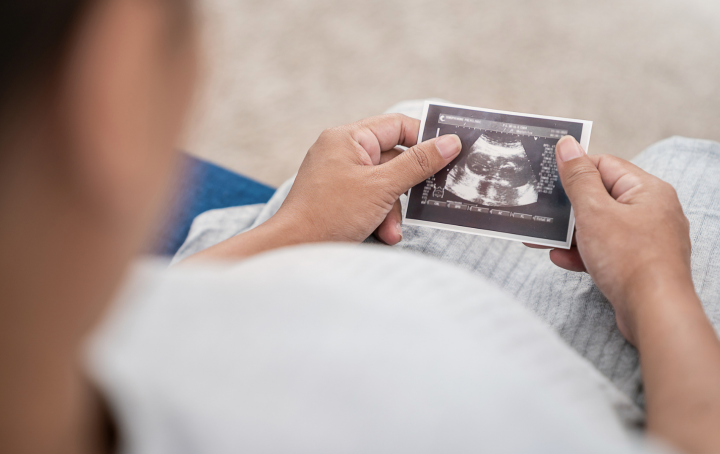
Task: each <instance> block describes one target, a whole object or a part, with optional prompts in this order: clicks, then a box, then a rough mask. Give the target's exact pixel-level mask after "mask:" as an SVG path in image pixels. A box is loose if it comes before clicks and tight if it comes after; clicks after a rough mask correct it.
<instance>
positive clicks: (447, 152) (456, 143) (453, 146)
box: [435, 134, 462, 159]
mask: <svg viewBox="0 0 720 454" xmlns="http://www.w3.org/2000/svg"><path fill="white" fill-rule="evenodd" d="M435 146H436V147H437V149H438V151H439V152H440V155H441V156H442V157H443V158H445V159H450V158H452V157H453V156H455V155H456V154H458V153H460V149H461V148H462V142H460V137H458V136H456V135H455V134H448V135H446V136H442V137H440V138H439V139H438V140H436V141H435Z"/></svg>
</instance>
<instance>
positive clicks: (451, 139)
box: [376, 134, 462, 197]
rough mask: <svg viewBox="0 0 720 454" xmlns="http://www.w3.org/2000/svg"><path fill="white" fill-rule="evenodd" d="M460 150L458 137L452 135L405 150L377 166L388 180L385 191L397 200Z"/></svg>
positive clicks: (454, 156)
mask: <svg viewBox="0 0 720 454" xmlns="http://www.w3.org/2000/svg"><path fill="white" fill-rule="evenodd" d="M460 150H462V142H460V137H458V136H456V135H455V134H449V135H446V136H441V137H438V138H436V139H431V140H428V141H425V142H423V143H419V144H417V145H415V146H414V147H412V148H408V149H407V150H405V151H404V152H402V153H401V154H400V155H399V156H398V157H396V158H395V159H391V160H390V161H388V162H386V163H385V164H382V165H380V166H377V167H376V169H378V170H379V171H380V172H382V173H383V175H384V176H385V177H387V179H388V180H389V184H388V187H389V188H391V189H392V190H393V192H394V193H395V195H396V196H397V197H399V196H400V194H403V193H404V192H406V191H407V190H408V189H410V188H412V187H413V186H415V185H417V184H419V183H422V182H423V181H424V180H427V179H428V178H430V177H431V176H432V175H435V174H436V173H437V172H438V171H440V170H441V169H442V168H443V167H445V166H446V165H448V164H449V163H450V161H452V160H453V159H455V158H456V157H457V155H458V154H460Z"/></svg>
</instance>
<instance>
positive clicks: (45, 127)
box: [0, 0, 720, 453]
mask: <svg viewBox="0 0 720 454" xmlns="http://www.w3.org/2000/svg"><path fill="white" fill-rule="evenodd" d="M171 9H172V8H169V7H168V5H167V4H166V3H165V2H162V1H160V0H105V1H102V2H98V3H97V5H96V6H94V7H93V8H92V9H91V10H90V11H88V13H87V14H86V16H85V17H84V18H83V21H82V23H81V26H80V27H79V28H78V29H77V30H76V34H75V36H74V37H73V40H72V42H71V43H70V46H69V52H68V54H67V56H66V58H65V61H64V63H63V65H62V66H61V67H60V68H59V72H58V75H57V77H54V78H53V79H52V83H48V84H46V85H44V86H42V87H37V89H36V90H33V92H32V96H28V98H27V99H26V101H25V102H24V103H23V104H22V106H16V107H17V108H16V109H15V110H14V113H15V114H14V116H13V118H14V123H13V124H12V125H0V128H2V129H0V150H1V151H2V152H1V153H0V162H1V165H0V210H1V212H2V213H3V216H2V217H1V218H0V250H2V251H3V253H2V254H0V364H1V365H2V367H1V368H0V370H2V373H0V402H2V405H0V452H14V453H84V452H98V451H102V450H103V449H104V448H106V447H107V446H106V445H105V444H104V443H103V439H102V437H101V435H100V434H101V418H100V413H99V411H98V405H97V404H98V402H97V400H96V399H95V397H94V394H93V391H92V389H91V387H90V386H89V385H88V383H87V382H86V381H85V380H84V379H83V376H82V372H81V368H80V366H79V355H80V351H81V347H82V343H83V341H84V339H85V337H86V336H87V334H88V332H89V331H90V329H91V328H92V327H93V326H94V325H95V324H96V323H97V321H98V320H99V318H100V317H101V316H102V314H103V310H104V308H105V306H106V305H107V303H108V302H109V301H110V300H111V298H112V295H113V294H114V292H115V291H116V289H117V288H118V286H119V285H120V283H121V282H122V280H123V277H124V275H125V273H126V270H127V268H128V266H129V264H130V263H131V261H132V260H133V258H134V257H136V256H137V255H138V253H139V252H140V251H141V250H142V249H143V247H144V246H145V245H146V244H147V242H148V241H149V240H150V238H149V237H148V232H149V231H151V227H152V225H154V223H155V222H156V221H157V214H156V213H158V212H159V211H160V208H161V207H162V206H163V204H164V202H165V201H166V199H167V193H168V188H170V187H171V184H170V183H171V181H172V176H173V173H174V166H175V153H174V152H173V148H174V145H175V142H176V140H177V139H178V136H179V134H180V133H181V131H182V126H183V121H184V117H185V113H186V111H187V108H188V104H189V103H190V100H191V98H192V87H193V85H194V80H195V77H196V68H197V56H196V45H195V39H194V36H195V34H194V27H193V25H192V24H188V23H183V24H179V22H178V20H179V19H178V18H177V17H175V16H176V15H175V14H172V13H171V11H170V10H171ZM179 30H182V32H181V33H180V32H179ZM418 128H419V122H417V121H416V120H412V119H409V118H407V117H403V116H399V115H390V116H382V117H375V118H371V119H368V120H365V121H362V122H359V123H356V124H353V125H349V126H344V127H340V128H335V129H331V130H328V131H326V132H324V133H323V134H322V135H321V137H320V138H319V140H318V142H317V143H316V144H315V145H314V146H313V147H312V148H311V150H310V151H309V152H308V155H307V158H306V159H305V161H304V163H303V165H302V168H301V169H300V173H299V175H298V179H297V182H296V185H295V187H294V188H293V190H292V192H291V194H290V195H289V197H288V199H287V201H286V203H285V204H284V205H283V207H282V208H281V210H280V212H279V213H278V214H277V215H276V216H275V217H273V219H271V220H270V221H268V222H267V223H265V224H264V225H263V226H261V227H260V228H258V229H255V230H253V231H251V232H248V233H246V234H243V235H240V236H238V237H235V238H233V239H231V240H228V241H227V242H225V243H222V244H221V245H218V246H217V247H215V248H212V249H210V250H208V251H205V252H203V253H201V254H199V255H198V256H196V257H194V258H192V259H193V260H203V259H205V260H210V259H212V260H219V259H223V260H237V259H240V258H244V257H248V256H251V255H254V254H258V253H261V252H263V251H267V250H270V249H274V248H278V247H283V246H289V245H293V244H300V243H309V242H325V241H345V242H359V241H362V240H363V239H364V238H365V237H366V236H368V235H370V234H372V233H375V235H377V236H378V237H379V238H381V239H382V240H383V241H385V242H387V243H388V244H395V243H397V242H398V241H400V240H401V230H400V229H399V222H400V219H401V218H400V212H399V204H398V203H397V198H398V197H399V195H400V194H402V193H403V192H405V191H406V190H407V189H408V188H410V187H411V186H413V185H415V184H416V183H419V182H421V181H422V180H424V179H425V178H427V177H428V176H429V175H432V174H433V173H435V172H436V171H437V170H439V169H441V168H442V167H444V166H445V165H446V164H447V163H448V162H449V161H450V160H452V159H453V157H454V156H455V155H456V154H457V152H458V151H459V141H458V139H457V137H455V136H446V137H443V138H440V139H436V140H433V141H430V142H426V143H423V144H419V145H416V144H415V143H414V140H415V139H414V138H415V137H417V131H418ZM567 143H568V140H564V141H563V142H561V145H562V144H567ZM397 145H403V146H407V147H410V148H409V149H408V150H407V151H402V150H400V149H398V148H396V146H397ZM562 148H563V147H559V148H558V153H559V155H560V154H562V153H561V152H562ZM561 157H562V156H561ZM559 161H560V162H559V170H560V173H561V178H562V179H563V184H564V185H565V187H566V189H567V190H568V194H569V195H570V198H571V201H572V202H573V205H574V206H575V210H576V213H577V226H578V227H577V247H576V248H575V249H573V250H571V251H569V252H567V251H553V252H551V259H552V260H553V261H554V262H555V263H557V264H558V265H560V266H563V267H566V268H569V269H573V270H578V271H581V270H587V271H588V272H589V273H590V274H591V275H592V276H593V278H594V279H595V281H596V282H597V283H598V286H599V287H600V289H601V290H602V291H603V292H604V293H605V294H606V295H607V296H608V298H609V299H610V301H611V302H612V304H613V305H614V307H615V309H616V311H617V313H618V324H619V326H620V327H621V330H622V332H623V334H624V335H625V336H626V337H627V338H628V339H629V340H630V341H631V342H633V343H634V344H635V345H636V346H637V347H638V348H639V349H640V352H641V359H642V367H643V373H644V376H645V383H646V390H647V403H648V404H647V409H648V422H649V430H650V431H651V432H652V433H654V434H656V435H657V436H659V437H661V438H663V439H665V440H667V441H669V442H671V443H673V444H674V445H676V446H678V447H680V448H682V449H685V450H687V451H689V452H711V451H718V450H720V440H718V436H717V434H716V431H715V430H714V429H715V428H716V427H718V426H719V424H720V412H719V411H718V409H719V408H720V392H719V391H718V390H717V389H716V388H717V386H716V383H718V382H720V347H719V346H718V341H717V338H716V337H715V335H714V332H713V331H712V327H711V326H710V324H709V322H708V321H707V319H706V318H705V315H704V313H703V311H702V307H701V306H700V304H699V301H698V299H697V296H696V295H695V293H694V290H693V288H692V281H691V280H690V274H689V250H690V249H689V248H690V243H689V237H688V233H687V232H688V228H687V221H686V220H685V218H684V216H683V215H682V209H681V208H680V206H679V204H678V203H677V197H676V196H675V194H674V192H673V191H672V189H671V188H670V187H668V186H667V185H665V184H664V183H662V182H660V181H658V180H656V179H654V178H653V177H651V176H649V175H647V174H646V173H644V172H643V171H641V170H640V169H637V168H636V167H634V166H632V165H631V164H629V163H627V162H625V161H622V160H618V159H616V158H611V157H600V158H587V157H585V156H584V154H582V156H578V157H577V158H575V159H572V160H569V159H565V160H563V159H559ZM341 201H342V203H340V202H341ZM630 209H632V210H633V213H635V214H637V212H638V210H639V211H641V212H642V216H634V217H626V216H623V213H625V212H627V211H628V210H630ZM628 219H642V220H643V222H642V224H637V225H636V224H633V223H632V222H631V221H629V220H628ZM618 225H620V226H622V228H617V227H616V226H618ZM648 225H651V226H653V228H651V229H648V228H647V226H648Z"/></svg>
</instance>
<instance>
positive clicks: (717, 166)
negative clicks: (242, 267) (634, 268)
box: [175, 101, 720, 405]
mask: <svg viewBox="0 0 720 454" xmlns="http://www.w3.org/2000/svg"><path fill="white" fill-rule="evenodd" d="M421 111H422V101H408V102H404V103H400V104H398V105H396V106H393V108H391V109H390V110H389V112H401V113H404V114H406V115H409V116H414V117H416V118H418V117H419V116H420V114H421ZM633 162H635V163H636V164H637V165H639V166H640V167H642V168H643V169H645V170H646V171H648V172H650V173H652V174H653V175H656V176H657V177H659V178H661V179H663V180H665V181H667V182H668V183H670V184H672V185H673V187H675V189H676V190H677V192H678V196H679V198H680V201H681V203H682V205H683V208H684V210H685V214H686V215H687V217H688V219H689V220H690V226H691V237H692V241H693V255H692V271H693V279H694V281H695V286H696V289H697V291H698V293H699V295H700V298H701V299H702V301H703V304H704V306H705V310H706V312H707V313H708V316H709V317H710V320H711V321H712V323H713V325H714V326H715V329H716V331H717V330H720V177H718V175H720V144H718V143H715V142H710V141H704V140H692V139H685V138H679V137H675V138H671V139H668V140H665V141H663V142H660V143H658V144H656V145H654V146H652V147H650V148H649V149H647V150H646V151H645V152H643V153H642V154H641V155H639V156H638V157H637V158H636V159H635V160H634V161H633ZM291 185H292V179H291V180H289V181H288V182H287V183H286V184H284V185H283V186H282V187H281V188H280V189H278V191H277V193H276V194H275V196H274V197H273V198H272V200H271V201H270V202H269V203H268V204H267V205H266V206H265V207H264V208H263V209H260V210H259V209H258V207H257V206H253V207H252V208H248V211H245V210H243V209H242V207H240V208H231V209H228V210H214V211H213V212H208V213H205V214H203V215H201V216H199V217H198V219H197V220H196V222H195V223H194V225H193V229H192V230H191V232H190V235H189V236H188V240H187V241H186V243H185V244H184V245H183V247H182V248H181V249H180V251H179V252H178V255H177V256H176V258H175V260H176V261H177V260H180V259H182V258H184V257H187V256H188V255H191V254H193V253H195V252H198V251H200V250H202V249H205V248H207V247H209V246H211V245H213V244H216V243H217V242H220V241H223V240H225V239H227V238H230V237H232V236H234V235H236V234H238V233H241V232H242V231H245V230H247V229H248V228H251V227H255V226H257V225H259V224H260V223H262V222H264V221H265V220H267V219H268V218H269V217H270V216H272V215H273V214H274V213H275V212H276V211H277V209H278V208H279V207H280V205H281V204H282V201H283V200H284V199H285V196H286V195H287V192H288V191H289V189H290V187H291ZM249 210H252V211H253V214H256V213H257V212H258V211H259V214H258V215H257V217H256V218H255V221H254V222H253V223H252V224H251V223H250V222H249V221H248V214H249ZM234 219H235V220H237V222H233V220H234ZM639 221H640V222H642V220H639ZM221 225H222V226H224V227H223V228H212V229H211V226H221ZM647 228H654V226H652V225H648V226H647ZM210 230H212V232H210ZM403 233H404V237H403V241H402V242H401V243H400V244H399V245H397V246H395V247H397V248H402V249H405V250H409V251H413V252H417V253H420V254H423V255H425V256H431V257H435V258H437V259H439V260H442V261H445V262H450V263H453V264H456V265H458V266H460V267H462V268H465V269H467V270H470V271H473V272H475V273H479V274H481V275H483V276H486V277H487V278H489V279H490V280H491V281H493V282H495V283H496V284H498V285H499V286H500V287H502V288H503V289H505V290H506V291H508V292H510V293H511V294H513V295H514V296H515V297H516V298H517V299H518V300H520V301H521V302H523V303H524V304H525V306H526V307H528V308H529V309H530V310H532V311H533V312H534V313H535V314H537V316H538V317H539V318H541V319H542V320H544V321H545V322H546V323H547V324H548V325H550V326H551V327H552V328H553V329H554V330H555V331H557V332H558V333H559V334H560V336H561V337H562V339H564V340H565V341H566V342H567V343H568V344H569V345H570V346H572V347H573V348H574V349H575V350H576V351H577V352H578V353H580V354H581V355H582V356H584V357H585V358H587V359H588V360H589V361H590V362H591V363H592V364H594V365H595V367H597V368H598V370H599V371H600V372H601V373H602V374H604V375H605V376H606V377H608V378H609V379H610V380H611V381H612V382H613V383H614V384H615V385H616V386H617V387H618V388H619V389H620V390H621V391H623V392H624V393H626V394H627V395H628V396H630V397H631V398H632V399H633V400H635V401H636V402H637V403H638V404H640V405H642V404H643V392H642V381H641V376H640V365H639V359H638V353H637V350H636V349H635V348H634V347H633V346H632V345H630V344H629V343H628V342H627V341H625V339H624V338H623V337H622V335H621V334H620V332H619V331H618V329H617V326H616V323H615V314H614V311H613V309H612V306H611V305H610V303H609V302H608V301H607V300H606V299H605V297H604V296H603V295H602V294H601V293H600V291H599V290H598V289H597V287H595V285H594V284H593V281H592V279H591V278H590V276H588V275H587V274H584V273H572V272H567V271H564V270H561V269H559V268H557V267H556V266H555V265H553V264H552V263H551V262H550V260H549V259H548V256H547V252H546V251H542V250H536V249H529V248H526V247H525V246H523V245H522V244H520V243H516V242H510V241H504V240H497V239H491V238H485V237H480V236H475V235H468V234H462V233H453V232H448V231H442V230H435V229H430V228H425V227H414V226H405V227H404V228H403ZM368 242H371V243H374V242H375V243H376V242H377V241H375V240H373V239H372V238H370V239H368Z"/></svg>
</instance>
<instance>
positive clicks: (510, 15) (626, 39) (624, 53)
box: [183, 0, 720, 185]
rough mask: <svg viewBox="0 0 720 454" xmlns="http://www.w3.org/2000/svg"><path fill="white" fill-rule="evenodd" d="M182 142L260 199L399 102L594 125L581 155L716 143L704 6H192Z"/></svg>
mask: <svg viewBox="0 0 720 454" xmlns="http://www.w3.org/2000/svg"><path fill="white" fill-rule="evenodd" d="M198 4H199V8H200V16H201V20H202V25H203V32H202V34H203V47H204V52H205V75H204V80H203V82H202V84H201V89H200V92H199V94H198V99H197V102H196V107H195V109H194V113H193V115H192V119H191V124H190V129H189V134H188V136H187V138H186V139H185V143H184V144H183V145H184V147H185V149H186V150H188V151H189V152H191V153H192V154H195V155H196V156H199V157H202V158H205V159H208V160H210V161H212V162H215V163H217V164H220V165H222V166H225V167H228V168H230V169H232V170H235V171H237V172H240V173H242V174H244V175H247V176H249V177H252V178H255V179H257V180H259V181H261V182H264V183H267V184H270V185H279V184H280V183H281V182H282V181H283V180H285V179H286V178H288V177H290V176H291V175H292V174H293V173H294V172H295V171H296V170H297V168H298V166H299V165H300V163H301V161H302V159H303V157H304V156H305V153H306V151H307V149H308V148H309V147H310V146H311V145H312V144H313V142H314V141H315V139H316V138H317V136H318V135H319V134H320V132H322V130H323V129H325V128H328V127H332V126H337V125H341V124H344V123H349V122H353V121H356V120H359V119H362V118H364V117H368V116H371V115H375V114H378V113H382V112H383V111H384V110H385V109H387V108H388V107H390V106H391V105H392V104H395V103H396V102H398V101H401V100H405V99H415V98H427V97H439V98H444V99H446V100H448V101H451V102H455V103H459V104H467V105H472V106H478V107H486V108H493V109H502V110H513V111H519V112H526V113H535V114H543V115H553V116H566V117H573V118H581V119H586V120H593V121H594V122H595V124H594V128H593V136H592V140H591V145H590V152H591V153H595V154H598V153H610V154H615V155H618V156H622V157H625V158H632V157H633V156H635V155H636V154H637V153H639V152H640V151H642V150H643V149H644V148H645V147H647V146H648V145H650V144H652V143H653V142H655V141H657V140H660V139H663V138H666V137H669V136H671V135H684V136H691V137H698V138H705V139H712V140H720V124H719V123H720V122H719V121H718V120H720V115H719V114H720V58H718V57H719V56H720V55H719V54H720V1H718V0H595V1H588V0H544V1H537V0H502V1H500V0H495V1H490V0H434V1H428V0H199V1H198Z"/></svg>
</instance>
